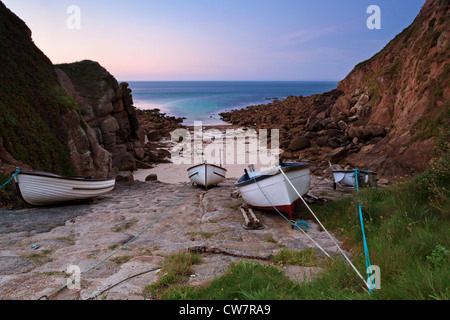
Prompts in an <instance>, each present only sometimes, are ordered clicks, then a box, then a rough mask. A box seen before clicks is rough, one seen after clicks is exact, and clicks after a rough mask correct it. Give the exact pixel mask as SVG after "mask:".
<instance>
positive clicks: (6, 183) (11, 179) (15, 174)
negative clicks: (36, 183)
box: [0, 169, 20, 189]
mask: <svg viewBox="0 0 450 320" xmlns="http://www.w3.org/2000/svg"><path fill="white" fill-rule="evenodd" d="M19 173H20V170H19V169H16V172H15V173H14V175H13V176H12V177H11V178H10V179H9V180H8V181H6V182H5V183H4V184H2V186H1V187H0V189H3V188H4V187H6V186H7V185H8V184H9V183H10V182H11V181H13V179H14V178H15V177H16V176H17V175H18V174H19Z"/></svg>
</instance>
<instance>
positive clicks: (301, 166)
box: [235, 162, 310, 188]
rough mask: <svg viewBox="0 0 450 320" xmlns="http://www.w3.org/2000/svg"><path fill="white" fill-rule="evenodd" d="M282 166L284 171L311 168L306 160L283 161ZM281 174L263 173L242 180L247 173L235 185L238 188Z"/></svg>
mask: <svg viewBox="0 0 450 320" xmlns="http://www.w3.org/2000/svg"><path fill="white" fill-rule="evenodd" d="M281 167H282V168H283V171H284V172H289V171H300V170H304V169H309V168H310V164H309V163H304V162H292V163H283V164H282V166H281ZM279 174H280V172H278V173H276V174H273V175H261V176H257V177H254V178H250V179H248V180H245V181H241V180H243V179H245V174H244V175H243V176H242V177H241V178H239V180H238V181H237V182H236V183H235V186H236V187H238V188H240V187H245V186H248V185H251V184H253V183H255V182H259V181H262V180H266V179H268V178H271V177H276V176H278V175H279ZM255 180H256V181H255Z"/></svg>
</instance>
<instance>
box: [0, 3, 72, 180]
mask: <svg viewBox="0 0 450 320" xmlns="http://www.w3.org/2000/svg"><path fill="white" fill-rule="evenodd" d="M0 52H1V53H2V54H1V55H0V65H1V68H0V114H1V117H0V137H2V138H3V143H4V147H5V149H6V150H7V151H8V152H9V153H10V154H11V155H12V156H13V157H14V158H15V159H17V160H20V161H22V162H23V163H26V164H28V165H30V166H31V167H33V168H34V169H36V170H45V171H51V172H55V173H60V174H64V175H72V174H76V172H75V170H74V167H73V165H72V162H71V157H70V152H69V148H68V146H67V142H68V132H67V130H66V129H65V127H64V124H63V121H62V119H63V116H64V114H65V113H66V112H67V111H68V110H69V109H73V108H76V104H75V102H74V101H73V100H72V99H71V98H70V97H68V96H67V94H66V92H65V91H64V90H63V89H62V88H61V87H60V86H59V84H58V82H57V77H56V74H55V71H54V66H53V65H52V63H51V61H50V60H49V59H48V58H47V57H46V56H45V55H44V54H43V53H42V52H41V51H40V50H39V49H38V48H37V47H36V46H35V44H34V43H33V41H32V39H31V31H30V30H29V29H28V27H27V26H26V25H25V23H24V22H23V21H22V20H20V19H19V18H18V17H17V16H16V15H14V13H12V12H11V11H10V10H8V9H7V8H6V7H5V5H4V4H3V3H1V2H0Z"/></svg>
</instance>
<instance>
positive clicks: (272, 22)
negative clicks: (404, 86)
mask: <svg viewBox="0 0 450 320" xmlns="http://www.w3.org/2000/svg"><path fill="white" fill-rule="evenodd" d="M3 2H4V3H5V5H6V6H7V7H8V8H9V9H10V10H12V11H13V12H14V13H15V14H16V15H18V16H19V17H20V18H21V19H22V20H24V21H25V23H26V24H27V25H28V27H29V28H30V29H31V30H32V32H33V40H34V41H35V43H36V45H37V46H38V47H39V48H40V49H41V50H42V51H43V52H44V53H45V54H46V55H47V56H48V57H49V58H50V59H51V60H52V62H53V63H54V64H58V63H70V62H75V61H80V60H85V59H89V60H94V61H97V62H99V63H100V64H101V65H102V66H104V67H105V68H106V69H107V70H108V71H109V72H110V73H111V74H113V75H114V76H115V77H116V78H118V79H120V80H122V81H126V80H129V81H132V80H149V81H150V80H154V81H168V80H178V81H188V80H307V81H309V80H311V81H312V80H333V81H338V80H341V79H343V78H344V77H345V76H346V75H347V74H348V72H350V71H351V70H352V69H353V66H354V65H356V64H357V63H359V62H361V61H363V60H365V59H368V58H370V57H371V56H373V55H374V54H375V53H377V52H378V51H379V50H381V49H382V48H383V47H384V46H385V45H386V44H387V43H388V42H389V41H390V40H391V39H392V38H393V37H395V35H396V34H398V33H399V32H401V31H402V30H403V29H404V28H405V27H407V26H408V25H409V24H410V23H411V22H412V21H413V19H414V18H415V17H416V15H417V14H418V12H419V11H420V8H421V6H422V5H423V3H424V2H425V1H424V0H399V1H395V3H392V1H387V0H378V1H366V0H362V1H357V0H342V1H340V4H337V3H336V1H330V0H322V1H309V2H308V1H296V0H284V1H275V0H260V1H254V0H245V1H237V0H229V1H223V2H220V1H217V2H216V1H214V2H211V1H206V0H191V1H180V0H172V1H163V0H150V1H143V0H130V1H128V2H126V3H124V2H122V1H118V0H108V1H105V0H91V1H87V0H79V1H73V0H61V1H52V0H3ZM371 2H378V3H379V5H380V7H381V8H382V10H383V11H382V12H383V16H382V17H383V28H382V30H368V28H367V27H366V20H367V18H368V17H369V16H368V15H367V13H366V9H367V7H368V6H369V5H370V4H372V3H371ZM73 4H75V5H77V6H78V7H79V8H80V16H79V18H80V29H69V28H68V27H67V21H68V19H69V18H70V17H71V14H69V13H67V8H68V7H69V6H71V5H73Z"/></svg>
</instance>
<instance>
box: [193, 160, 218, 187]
mask: <svg viewBox="0 0 450 320" xmlns="http://www.w3.org/2000/svg"><path fill="white" fill-rule="evenodd" d="M187 172H188V176H189V180H191V182H194V184H197V185H198V186H203V187H205V188H206V189H208V188H209V187H212V186H216V185H218V184H219V183H221V182H222V181H223V180H225V178H226V174H227V169H225V168H222V167H219V166H216V165H214V164H209V163H207V162H204V163H203V164H200V165H197V166H194V167H192V168H189V169H187Z"/></svg>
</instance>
